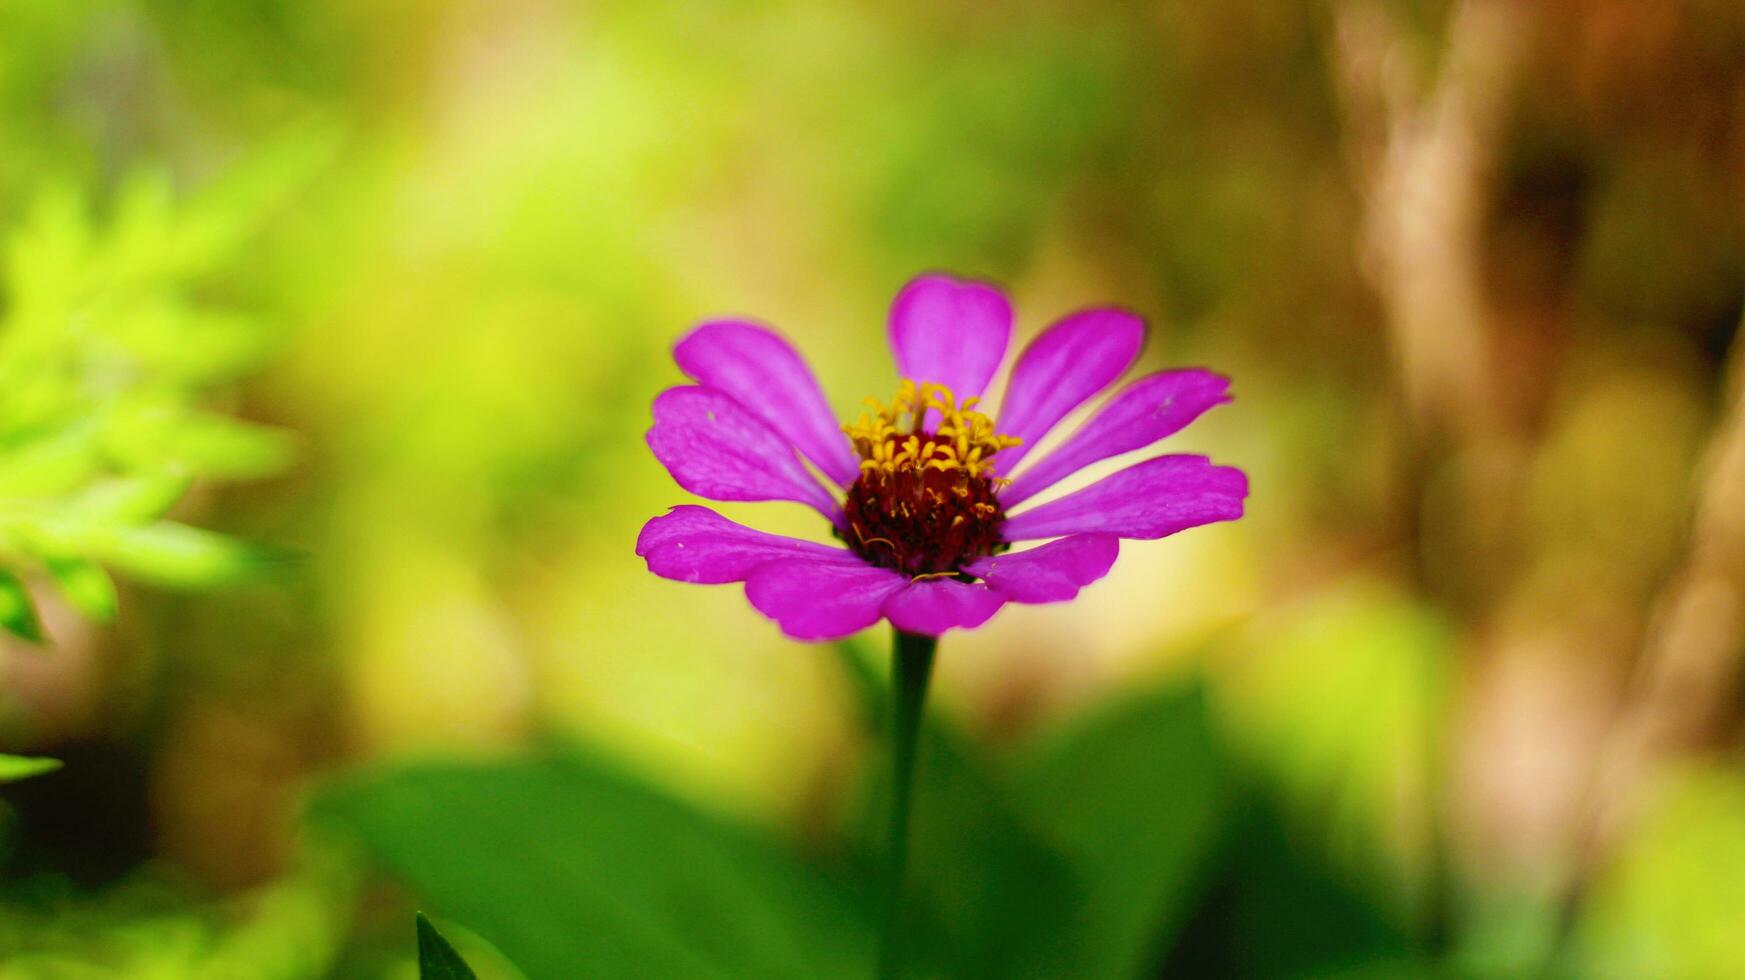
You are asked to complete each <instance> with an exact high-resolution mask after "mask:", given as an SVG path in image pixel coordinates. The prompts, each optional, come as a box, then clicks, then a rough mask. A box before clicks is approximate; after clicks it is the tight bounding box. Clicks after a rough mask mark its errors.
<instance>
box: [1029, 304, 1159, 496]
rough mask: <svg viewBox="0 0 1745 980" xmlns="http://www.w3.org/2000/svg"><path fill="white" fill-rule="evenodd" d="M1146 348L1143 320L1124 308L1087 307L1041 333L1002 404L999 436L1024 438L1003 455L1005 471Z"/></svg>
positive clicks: (1123, 369) (1120, 373)
mask: <svg viewBox="0 0 1745 980" xmlns="http://www.w3.org/2000/svg"><path fill="white" fill-rule="evenodd" d="M1144 346H1145V321H1144V320H1141V319H1140V318H1139V316H1138V315H1137V314H1134V313H1129V312H1127V311H1126V310H1118V309H1113V308H1104V309H1096V310H1085V311H1083V312H1081V313H1074V314H1073V315H1071V316H1069V317H1067V318H1065V319H1063V320H1061V321H1060V322H1058V323H1056V324H1055V325H1054V326H1052V327H1049V328H1048V329H1047V330H1044V331H1042V333H1041V334H1040V335H1038V336H1037V338H1036V339H1035V340H1033V341H1031V342H1030V345H1029V346H1028V347H1025V348H1024V353H1022V354H1020V355H1018V363H1017V364H1016V365H1014V366H1013V368H1012V381H1011V384H1010V385H1009V386H1008V387H1007V388H1006V399H1005V401H1004V402H1003V403H1001V405H1000V421H999V424H998V425H996V426H995V429H996V430H997V431H998V432H999V433H1000V434H1001V435H1007V436H1013V437H1015V438H1017V439H1019V440H1022V441H1021V442H1019V443H1018V445H1016V446H1014V447H1012V448H1011V449H1007V450H1004V451H1002V452H1001V453H1000V463H1001V467H1000V468H1001V470H1002V472H1008V473H1009V472H1011V470H1012V467H1014V466H1016V465H1017V463H1018V461H1019V460H1021V459H1023V458H1024V456H1025V455H1026V454H1028V453H1029V452H1030V450H1031V448H1032V447H1034V446H1035V445H1036V443H1037V442H1038V441H1040V440H1041V439H1042V437H1043V436H1045V435H1047V434H1048V431H1049V430H1050V429H1052V428H1054V425H1055V423H1057V422H1059V421H1060V420H1061V419H1063V418H1065V417H1066V414H1067V413H1068V412H1070V411H1072V410H1073V409H1075V408H1077V407H1079V406H1080V405H1082V404H1084V402H1085V399H1087V398H1090V397H1091V396H1092V395H1095V394H1096V393H1097V392H1099V391H1102V390H1103V389H1104V388H1107V387H1108V386H1109V385H1111V384H1114V383H1115V379H1116V378H1119V377H1120V376H1121V375H1122V374H1124V373H1126V371H1127V369H1128V368H1130V367H1132V366H1133V362H1134V360H1136V359H1137V358H1138V357H1139V350H1140V348H1142V347H1144Z"/></svg>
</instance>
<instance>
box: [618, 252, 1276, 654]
mask: <svg viewBox="0 0 1745 980" xmlns="http://www.w3.org/2000/svg"><path fill="white" fill-rule="evenodd" d="M1011 333H1012V309H1011V305H1010V304H1009V303H1008V302H1007V300H1006V298H1005V296H1004V295H1002V294H1001V293H1000V292H999V290H997V289H995V288H994V287H992V286H989V285H987V284H984V283H978V282H968V281H962V280H957V279H952V278H950V277H948V276H943V275H937V274H933V275H924V276H920V277H918V278H916V279H915V280H913V281H911V282H910V283H909V284H908V285H907V286H905V287H904V288H903V290H902V291H901V292H900V293H898V294H897V298H896V301H895V302H894V303H893V304H892V308H891V317H890V339H891V347H892V351H893V352H894V353H895V355H896V360H897V368H898V372H899V374H900V375H901V376H902V378H903V380H902V382H901V383H900V385H899V387H898V388H897V392H896V395H895V396H894V397H893V398H892V399H891V400H890V401H889V402H881V401H878V400H877V399H868V400H867V410H866V411H865V412H863V413H861V415H860V416H859V418H858V419H856V420H855V421H853V422H851V423H849V424H847V425H840V426H839V425H838V424H837V422H836V420H835V418H834V417H833V416H832V415H831V413H830V410H829V408H828V406H827V405H826V403H825V401H824V394H823V392H822V391H821V390H820V389H819V387H818V382H817V381H816V380H815V379H814V378H813V377H812V373H811V372H810V371H809V370H808V369H807V368H806V365H805V362H804V361H802V360H801V358H800V356H799V354H798V353H796V352H795V351H794V349H793V347H792V346H790V345H789V344H788V343H787V341H785V340H783V339H782V338H781V337H780V336H778V335H777V334H775V333H774V332H772V331H770V330H769V329H767V328H765V327H762V326H758V325H756V324H752V323H747V322H743V321H737V320H719V321H714V322H711V323H705V324H703V325H702V326H700V327H698V328H697V329H695V330H693V331H692V332H691V333H690V334H689V335H687V336H686V337H685V338H684V339H683V340H681V341H679V343H678V346H677V347H676V348H675V350H674V356H675V359H676V360H677V361H678V364H679V367H680V368H681V369H682V370H683V371H684V372H685V373H686V374H688V375H690V377H691V378H692V379H694V380H695V381H696V382H697V383H696V384H695V385H685V386H680V387H676V388H670V389H668V390H666V391H664V392H662V393H661V394H660V396H659V397H657V398H656V399H655V401H654V427H653V428H651V429H650V430H649V432H648V445H649V448H650V449H652V450H653V451H654V454H655V456H656V457H657V458H658V459H659V460H660V461H661V462H662V463H663V464H665V466H666V467H667V470H668V471H669V472H671V473H672V475H673V479H674V480H676V481H677V482H678V484H679V485H680V486H682V487H684V488H685V489H686V490H689V491H690V492H692V493H694V494H697V495H698V496H702V497H707V498H710V499H713V500H730V501H731V500H792V501H797V502H799V503H804V504H807V505H809V506H811V507H813V508H815V509H817V510H818V511H819V512H820V513H821V514H823V515H824V516H825V518H827V519H828V520H829V522H830V527H831V529H832V531H833V533H834V535H835V537H836V538H837V539H838V540H839V541H840V542H841V546H832V545H826V544H822V543H818V542H812V541H804V540H801V539H798V538H789V537H782V536H779V535H774V534H767V533H765V532H762V531H756V530H753V529H751V528H748V527H745V526H743V525H740V524H736V523H734V522H732V521H729V520H728V519H726V518H725V517H722V516H721V515H719V514H717V513H715V512H714V511H712V510H709V509H708V508H706V507H700V506H696V505H681V506H678V507H674V508H673V509H672V511H671V512H669V513H667V514H664V515H662V516H660V517H656V518H654V519H653V520H651V521H649V522H648V524H647V525H645V526H644V527H643V529H642V534H641V536H640V537H639V538H638V540H637V544H636V552H637V554H639V555H641V556H642V557H643V558H645V559H646V560H647V561H648V567H649V569H650V570H651V571H653V572H654V573H655V574H657V575H661V576H664V577H666V578H670V579H677V580H679V581H684V582H698V583H709V584H715V583H725V582H744V583H745V593H746V596H747V598H749V599H750V601H751V604H752V605H753V606H755V607H756V608H757V609H758V610H759V611H760V612H762V613H764V614H765V615H767V616H769V617H770V618H771V619H773V620H775V621H776V622H777V623H778V624H779V625H780V626H781V628H782V630H783V632H785V633H787V634H788V635H790V636H793V637H796V638H799V639H807V640H820V639H831V638H835V637H839V636H845V635H847V634H849V633H853V632H855V631H857V630H860V629H863V628H865V627H867V626H870V625H872V624H873V623H875V622H877V621H878V620H879V619H881V618H884V619H889V620H890V621H891V623H892V625H894V626H896V627H897V628H898V629H901V630H905V631H907V632H911V633H922V634H928V635H938V634H940V633H943V632H945V631H946V630H949V629H954V628H973V627H976V626H980V625H981V624H982V623H985V622H986V621H987V620H988V619H989V618H990V617H992V616H993V615H994V613H996V612H998V611H999V609H1000V607H1001V606H1003V605H1005V604H1006V603H1007V602H1030V603H1040V602H1059V601H1063V600H1066V599H1071V598H1073V597H1074V596H1076V595H1077V594H1078V591H1079V589H1080V588H1082V587H1083V586H1085V585H1088V584H1090V583H1092V582H1094V581H1096V580H1097V579H1099V578H1102V577H1103V575H1104V574H1106V573H1107V572H1108V570H1109V568H1110V566H1112V565H1113V564H1114V561H1115V556H1116V552H1117V550H1118V546H1119V540H1120V539H1121V538H1142V539H1150V538H1161V537H1164V536H1165V535H1169V534H1174V533H1175V532H1177V531H1181V530H1185V529H1187V528H1190V527H1197V526H1199V525H1201V524H1209V523H1212V522H1215V521H1228V520H1235V519H1236V518H1239V517H1241V516H1242V508H1243V500H1244V498H1246V497H1247V495H1248V481H1247V478H1246V477H1245V476H1244V475H1243V474H1242V471H1240V470H1236V469H1232V468H1229V467H1224V466H1214V465H1212V464H1211V462H1210V461H1209V460H1207V459H1206V458H1205V457H1203V456H1157V457H1153V458H1151V459H1148V460H1145V461H1144V462H1141V463H1138V464H1135V465H1133V466H1130V467H1128V468H1127V469H1124V470H1121V471H1119V472H1117V473H1115V474H1113V475H1112V476H1108V477H1106V478H1104V479H1103V480H1101V481H1099V482H1096V483H1093V484H1091V485H1090V486H1088V487H1085V488H1084V489H1082V490H1078V491H1075V492H1073V493H1068V494H1065V495H1063V496H1059V497H1057V498H1056V499H1053V500H1049V501H1046V502H1043V503H1031V501H1032V499H1033V498H1035V497H1036V496H1038V495H1039V494H1042V493H1043V492H1044V491H1047V490H1048V489H1049V488H1051V487H1053V486H1054V485H1055V484H1056V483H1058V482H1059V481H1060V480H1062V479H1064V478H1065V477H1067V476H1070V475H1071V474H1073V473H1075V472H1077V471H1079V470H1080V469H1083V468H1084V467H1086V466H1089V465H1091V464H1092V463H1096V462H1098V461H1100V460H1104V459H1108V458H1110V457H1112V456H1117V455H1120V454H1122V453H1127V452H1132V451H1134V450H1138V449H1143V448H1145V447H1146V446H1150V445H1152V444H1153V443H1155V442H1157V441H1158V440H1160V439H1163V438H1164V437H1166V436H1168V435H1170V434H1172V433H1174V432H1176V431H1178V430H1180V429H1181V428H1183V427H1184V426H1186V425H1187V424H1188V423H1190V422H1192V421H1193V420H1194V419H1196V418H1198V417H1199V416H1200V415H1201V414H1202V413H1204V412H1205V411H1206V410H1207V409H1210V408H1212V407H1213V406H1215V405H1218V404H1221V403H1223V402H1226V401H1229V400H1230V399H1229V395H1228V389H1229V381H1228V380H1227V379H1225V378H1223V377H1221V376H1219V375H1216V374H1213V373H1211V372H1209V371H1203V370H1198V369H1189V370H1176V371H1162V372H1158V373H1155V374H1149V375H1145V376H1143V377H1140V378H1137V379H1135V380H1133V381H1131V382H1129V383H1128V384H1127V385H1126V386H1125V387H1123V388H1122V389H1121V390H1119V391H1117V392H1116V393H1115V394H1114V395H1113V396H1111V397H1110V398H1109V399H1108V400H1107V401H1106V402H1104V403H1103V405H1102V406H1101V407H1100V408H1099V409H1097V411H1096V412H1095V413H1093V414H1092V415H1091V416H1090V418H1089V419H1088V420H1087V421H1085V423H1084V424H1083V425H1081V426H1080V427H1079V428H1078V429H1077V430H1076V431H1075V432H1073V433H1072V434H1071V435H1070V436H1068V437H1067V438H1066V439H1065V440H1064V441H1062V442H1061V443H1060V444H1059V445H1058V446H1056V447H1055V448H1054V449H1053V450H1052V451H1050V452H1048V453H1046V454H1043V455H1041V456H1039V457H1038V458H1036V459H1034V460H1029V462H1028V465H1020V464H1022V463H1024V462H1025V461H1026V460H1027V458H1028V453H1029V452H1030V450H1031V449H1032V448H1033V447H1034V446H1035V445H1036V443H1037V441H1038V440H1040V439H1042V438H1043V437H1044V436H1046V435H1047V434H1048V433H1049V432H1050V430H1052V429H1053V428H1054V426H1055V425H1056V424H1058V423H1059V422H1060V421H1061V420H1062V419H1063V418H1065V417H1066V415H1067V414H1068V413H1070V412H1072V411H1073V410H1074V409H1075V408H1078V407H1079V406H1080V405H1082V404H1084V403H1085V402H1086V401H1088V400H1090V399H1091V398H1093V397H1095V396H1096V395H1097V394H1099V393H1101V392H1102V391H1104V390H1105V389H1106V388H1108V387H1109V386H1110V385H1112V384H1113V383H1114V382H1115V381H1116V380H1117V379H1119V378H1120V376H1121V375H1122V374H1124V373H1125V372H1126V371H1127V369H1128V368H1130V367H1131V366H1132V365H1133V363H1134V361H1136V360H1137V359H1138V357H1139V351H1140V348H1141V347H1142V346H1143V344H1144V339H1145V327H1144V323H1143V322H1142V321H1141V320H1140V319H1139V318H1138V317H1137V316H1135V315H1134V314H1132V313H1129V312H1127V311H1125V310H1119V309H1113V308H1098V309H1091V310H1086V311H1083V312H1080V313H1076V314H1073V315H1071V316H1068V317H1066V318H1065V319H1062V320H1060V321H1059V322H1057V323H1055V324H1054V325H1053V326H1051V327H1049V328H1048V329H1047V330H1045V331H1043V333H1042V334H1041V335H1040V336H1038V337H1037V338H1036V339H1035V340H1034V341H1032V342H1031V343H1030V344H1029V346H1027V347H1026V348H1025V349H1024V351H1023V352H1022V353H1020V354H1019V355H1018V359H1017V361H1016V363H1015V364H1014V365H1013V367H1012V373H1011V377H1010V380H1009V382H1008V384H1007V388H1006V395H1005V398H1004V403H1003V404H1002V405H1001V407H1000V411H999V413H998V415H990V414H988V413H986V412H985V411H983V410H982V408H981V403H980V398H981V393H982V390H983V389H984V388H985V387H986V386H987V384H988V381H989V380H990V379H991V378H992V377H993V375H994V371H995V370H996V369H997V368H998V367H999V364H1000V362H1001V360H1002V359H1003V358H1004V357H1005V354H1006V346H1007V343H1008V341H1009V340H1010V338H1011ZM808 463H809V464H810V466H808V465H807V464H808ZM1046 539H1053V540H1049V541H1048V543H1046V544H1042V545H1039V546H1035V547H1030V548H1028V549H1026V550H1022V551H1014V550H1012V549H1013V547H1014V546H1016V545H1019V544H1022V543H1025V542H1031V541H1039V540H1046Z"/></svg>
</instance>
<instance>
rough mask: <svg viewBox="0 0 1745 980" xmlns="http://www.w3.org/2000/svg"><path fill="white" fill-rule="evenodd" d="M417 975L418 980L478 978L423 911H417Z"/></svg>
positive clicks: (475, 979) (468, 979)
mask: <svg viewBox="0 0 1745 980" xmlns="http://www.w3.org/2000/svg"><path fill="white" fill-rule="evenodd" d="M418 976H419V978H420V980H478V974H476V973H474V972H473V968H472V967H470V966H467V962H466V960H463V959H461V958H460V954H459V953H457V952H455V951H454V947H453V946H450V945H449V944H448V940H447V939H444V938H443V936H442V933H440V932H437V931H436V927H435V926H433V925H431V924H430V920H429V919H426V918H425V917H424V913H423V912H420V913H418Z"/></svg>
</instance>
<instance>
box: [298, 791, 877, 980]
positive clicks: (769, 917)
mask: <svg viewBox="0 0 1745 980" xmlns="http://www.w3.org/2000/svg"><path fill="white" fill-rule="evenodd" d="M313 817H314V819H315V821H316V822H317V823H320V824H324V825H327V826H332V827H336V828H340V829H344V830H347V831H349V832H351V833H352V834H354V835H356V836H357V837H358V838H360V839H361V841H362V842H363V844H364V845H365V847H366V848H367V849H368V850H369V851H370V852H372V853H373V854H374V855H375V856H376V857H377V858H378V859H379V860H380V861H381V862H382V863H383V864H384V865H385V866H386V867H387V868H388V869H389V870H390V871H392V872H393V873H394V874H395V875H396V876H397V877H399V878H400V879H401V880H403V881H404V882H405V883H406V884H407V885H408V886H409V887H410V888H411V889H412V890H413V891H414V892H416V893H417V894H418V895H420V896H421V897H422V898H423V899H424V900H426V901H428V902H429V903H430V905H431V906H433V907H435V908H437V909H440V910H441V911H442V912H443V914H445V915H451V916H454V917H455V918H456V919H457V920H459V921H463V922H466V923H467V925H468V927H469V928H471V929H473V930H474V931H476V932H477V933H478V934H479V935H480V936H481V937H483V938H485V939H487V940H489V941H490V942H491V943H493V944H495V946H496V947H497V948H498V949H500V950H501V951H502V952H503V954H504V955H505V956H507V957H509V958H510V959H511V960H512V961H514V962H515V963H516V964H517V966H519V967H520V968H522V969H523V970H525V971H526V972H527V975H528V976H533V977H577V978H587V977H614V978H615V977H627V976H650V977H662V978H670V980H686V978H714V980H719V978H723V977H769V978H781V977H791V978H795V980H800V978H812V977H825V976H831V977H833V976H855V975H860V974H862V973H865V972H866V970H867V964H869V963H871V962H872V954H873V930H872V927H871V925H870V923H869V921H868V917H867V916H866V914H865V909H864V905H865V903H864V902H862V901H859V900H857V898H856V896H855V895H854V893H853V892H852V891H850V890H849V889H848V888H847V887H845V886H844V885H843V884H842V883H840V882H839V881H837V880H834V879H832V878H830V877H828V876H826V875H824V874H823V873H821V872H819V871H817V870H815V869H813V868H809V867H807V866H806V865H805V864H803V863H802V862H801V861H799V860H798V858H797V857H796V856H795V855H793V854H792V853H790V852H789V851H788V850H787V849H786V848H785V847H783V846H782V845H781V844H780V843H778V842H777V841H774V840H772V839H770V838H769V837H768V836H766V835H765V834H763V833H759V832H756V831H753V830H751V829H749V828H746V827H742V826H739V825H737V824H735V823H733V822H731V821H728V820H726V819H723V818H721V817H718V816H715V815H712V814H708V813H705V812H702V811H700V810H698V809H696V808H694V807H691V806H688V805H686V804H683V803H680V802H678V801H676V800H674V799H672V798H670V797H669V796H667V795H665V794H663V793H660V792H658V791H656V790H654V789H651V788H649V787H647V786H645V785H642V784H641V783H639V782H637V781H635V780H633V779H631V778H628V777H626V776H624V775H622V774H620V773H619V772H618V771H617V770H616V769H614V768H613V767H611V766H608V765H605V764H602V763H600V762H598V761H594V760H589V759H585V758H557V759H544V760H536V761H528V762H519V763H509V764H500V765H467V764H461V763H451V764H428V765H421V766H417V767H413V768H408V769H403V770H400V771H397V772H388V773H380V774H376V775H374V776H364V777H360V778H357V779H354V780H351V781H348V782H345V783H342V784H340V785H338V786H336V787H334V788H332V789H331V790H330V791H329V792H328V793H326V794H324V795H323V797H322V798H321V799H319V800H318V801H317V804H316V807H315V810H314V813H313Z"/></svg>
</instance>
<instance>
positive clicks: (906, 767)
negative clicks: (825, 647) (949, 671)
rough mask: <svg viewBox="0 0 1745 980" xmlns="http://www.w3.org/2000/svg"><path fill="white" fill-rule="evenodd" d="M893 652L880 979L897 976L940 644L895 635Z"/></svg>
mask: <svg viewBox="0 0 1745 980" xmlns="http://www.w3.org/2000/svg"><path fill="white" fill-rule="evenodd" d="M892 634H893V640H894V642H893V643H892V646H891V849H890V853H889V859H890V865H889V877H888V878H887V879H886V888H887V891H886V905H885V921H884V937H883V940H882V941H881V942H880V944H879V977H880V978H881V980H893V978H894V977H896V976H897V963H898V956H897V941H898V934H899V932H900V929H899V926H898V919H899V918H900V917H901V914H902V907H903V879H904V870H905V866H906V865H907V863H908V859H909V800H910V798H911V795H912V793H911V790H912V789H913V786H914V782H915V750H916V746H917V744H918V743H919V741H920V736H921V715H922V712H923V711H924V709H925V705H926V702H927V682H928V680H929V679H930V678H931V677H932V675H933V651H934V648H936V647H937V646H938V645H939V640H938V639H937V638H936V637H931V636H917V635H916V634H913V633H904V632H902V631H900V630H893V631H892Z"/></svg>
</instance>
